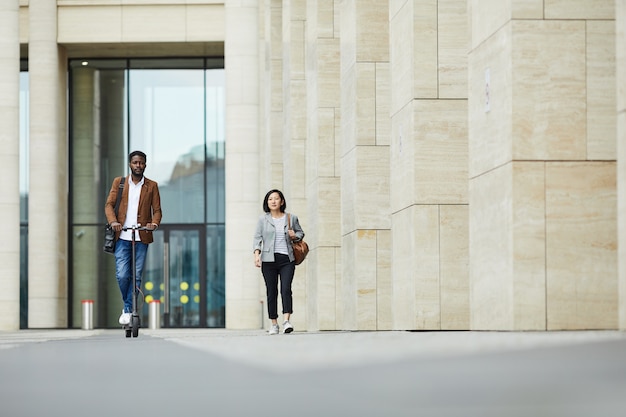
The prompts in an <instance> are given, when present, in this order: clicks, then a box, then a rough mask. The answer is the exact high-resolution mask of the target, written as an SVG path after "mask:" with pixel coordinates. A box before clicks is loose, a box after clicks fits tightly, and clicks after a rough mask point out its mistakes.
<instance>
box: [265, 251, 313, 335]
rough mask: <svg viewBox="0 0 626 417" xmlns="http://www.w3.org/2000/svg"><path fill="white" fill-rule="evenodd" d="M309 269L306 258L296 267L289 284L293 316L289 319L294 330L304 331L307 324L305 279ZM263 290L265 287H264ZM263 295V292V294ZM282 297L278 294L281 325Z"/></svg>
mask: <svg viewBox="0 0 626 417" xmlns="http://www.w3.org/2000/svg"><path fill="white" fill-rule="evenodd" d="M308 269H309V261H308V257H307V260H305V261H304V262H303V263H301V264H300V265H298V266H296V272H295V274H294V276H293V281H292V283H291V291H292V307H293V314H292V315H291V317H290V318H289V321H290V322H291V324H293V326H294V328H295V329H304V328H305V327H306V326H307V322H308V309H307V295H308V294H307V279H308V275H309V274H308V273H307V270H308ZM264 288H265V287H264ZM263 294H265V291H264V292H263ZM282 302H283V301H282V297H281V296H280V292H279V295H278V317H279V322H281V324H282V317H283V316H282Z"/></svg>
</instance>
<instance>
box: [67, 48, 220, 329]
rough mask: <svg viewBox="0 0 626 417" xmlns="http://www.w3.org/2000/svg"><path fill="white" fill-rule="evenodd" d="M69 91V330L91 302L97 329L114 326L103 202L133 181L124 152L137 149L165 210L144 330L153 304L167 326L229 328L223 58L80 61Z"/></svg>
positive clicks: (150, 266) (149, 265)
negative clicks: (118, 183)
mask: <svg viewBox="0 0 626 417" xmlns="http://www.w3.org/2000/svg"><path fill="white" fill-rule="evenodd" d="M70 85H71V87H70V115H71V116H70V117H71V137H70V144H71V145H70V148H71V158H70V159H71V166H70V169H71V196H72V198H71V208H70V209H71V224H72V232H73V237H72V239H71V241H72V252H71V253H72V271H71V280H70V284H71V286H70V294H71V300H72V301H71V303H72V318H73V319H72V326H73V327H77V326H79V325H80V305H81V300H82V299H93V300H94V301H95V318H96V324H97V326H98V327H117V326H118V324H117V319H118V317H119V314H120V311H121V306H122V304H121V299H120V295H119V289H118V287H117V281H116V280H115V270H114V260H113V257H112V256H110V255H106V254H104V253H103V252H102V250H101V240H102V239H101V237H102V225H103V224H104V221H105V219H104V201H105V199H106V196H107V194H108V192H109V188H110V186H111V182H112V181H113V179H114V178H115V177H116V176H120V175H127V174H128V161H127V155H128V153H130V152H131V151H133V150H141V151H143V152H145V153H146V154H147V157H148V160H147V168H146V171H145V175H146V177H148V178H150V179H152V180H155V181H157V182H158V183H159V189H160V192H161V205H162V208H163V222H162V224H161V227H160V228H159V230H158V231H157V232H155V234H154V239H155V243H154V244H152V245H151V246H150V248H149V250H148V258H147V261H146V268H145V272H144V277H143V280H142V281H143V283H144V285H143V287H144V288H143V296H144V302H143V315H144V321H145V324H144V325H147V319H148V311H149V309H148V303H149V302H150V301H153V300H154V301H160V302H161V304H162V312H163V314H164V317H163V318H164V319H165V320H162V323H163V322H165V324H166V325H171V326H177V327H178V326H193V327H207V326H208V327H223V326H224V325H225V322H224V313H223V311H224V302H225V297H224V291H223V288H224V274H225V272H224V262H223V259H224V256H225V255H224V251H223V239H224V233H216V230H217V231H219V230H223V228H224V205H225V203H224V127H223V126H224V70H223V59H175V60H96V61H91V60H90V61H87V60H81V61H79V60H75V61H71V62H70ZM216 236H217V241H216ZM220 239H221V240H220ZM168 262H169V263H168ZM94 277H96V278H95V279H94ZM174 310H176V313H174ZM168 314H169V316H168Z"/></svg>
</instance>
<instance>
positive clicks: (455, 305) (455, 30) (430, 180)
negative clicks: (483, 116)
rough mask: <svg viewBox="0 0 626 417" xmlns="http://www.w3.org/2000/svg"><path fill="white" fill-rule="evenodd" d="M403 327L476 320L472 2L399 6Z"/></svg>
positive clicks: (397, 324)
mask: <svg viewBox="0 0 626 417" xmlns="http://www.w3.org/2000/svg"><path fill="white" fill-rule="evenodd" d="M389 16H390V36H391V41H390V44H391V52H390V54H391V68H392V69H391V72H392V87H391V97H392V108H391V118H392V121H391V124H392V140H391V174H390V175H391V205H392V209H391V211H392V213H393V229H392V231H393V262H392V265H393V267H392V269H393V304H394V313H396V314H395V315H394V317H393V318H394V322H393V327H394V328H395V329H420V330H425V329H428V330H455V329H467V328H468V326H469V284H468V281H469V269H468V240H469V236H468V233H469V227H468V226H469V222H468V200H467V192H468V183H467V55H466V53H467V23H466V22H467V12H466V1H465V0H445V1H437V0H428V1H417V0H414V1H408V2H404V3H401V4H400V3H393V4H391V7H390V13H389Z"/></svg>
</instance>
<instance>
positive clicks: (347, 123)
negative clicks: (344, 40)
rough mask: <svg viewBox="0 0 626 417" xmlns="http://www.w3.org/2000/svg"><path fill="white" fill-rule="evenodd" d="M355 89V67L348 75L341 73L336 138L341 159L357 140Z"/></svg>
mask: <svg viewBox="0 0 626 417" xmlns="http://www.w3.org/2000/svg"><path fill="white" fill-rule="evenodd" d="M342 63H343V59H342ZM342 65H343V64H342ZM356 87H357V77H356V66H352V68H351V71H349V72H348V73H342V79H341V119H340V122H341V124H340V126H341V134H340V135H339V137H338V139H339V140H340V142H339V145H340V147H341V152H340V153H339V155H340V156H341V157H344V155H346V154H347V153H348V152H351V151H352V150H353V149H354V147H355V146H356V141H357V139H358V137H357V135H356V131H357V126H356V123H357V119H356V117H357V108H358V107H357V95H356V91H357V89H356ZM342 171H343V167H342Z"/></svg>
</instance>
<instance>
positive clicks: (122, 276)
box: [104, 151, 162, 337]
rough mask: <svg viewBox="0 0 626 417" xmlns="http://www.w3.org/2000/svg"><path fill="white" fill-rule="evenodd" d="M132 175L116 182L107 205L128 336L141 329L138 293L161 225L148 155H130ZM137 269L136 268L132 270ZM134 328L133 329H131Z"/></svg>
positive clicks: (121, 320) (157, 190)
mask: <svg viewBox="0 0 626 417" xmlns="http://www.w3.org/2000/svg"><path fill="white" fill-rule="evenodd" d="M128 162H129V164H128V166H129V168H130V175H129V176H128V177H127V178H125V181H122V178H123V177H117V178H115V179H114V180H113V184H112V185H111V190H110V191H109V196H108V198H107V201H106V204H105V206H104V211H105V214H106V218H107V221H108V223H109V224H110V225H111V227H112V228H113V230H115V232H116V233H115V237H116V244H115V275H116V278H117V282H118V284H119V287H120V292H121V294H122V301H123V303H124V307H123V309H122V314H121V316H120V318H119V323H120V324H121V325H122V326H124V329H125V330H126V335H127V337H128V336H129V335H130V330H131V329H132V334H133V337H137V334H138V333H137V332H138V330H139V324H140V323H139V319H138V318H139V313H138V312H137V303H136V300H137V292H138V291H139V290H140V288H141V276H142V272H143V268H144V265H145V261H146V253H147V251H148V245H149V244H150V243H152V242H153V237H152V231H154V230H156V229H157V228H158V227H159V224H160V223H161V218H162V212H161V197H160V195H159V186H158V184H157V183H156V182H155V181H152V180H150V179H148V178H146V177H144V175H143V173H144V171H145V169H146V154H145V153H143V152H141V151H134V152H131V154H130V155H129V156H128ZM118 193H121V198H120V202H119V207H118V213H117V215H116V213H115V204H116V200H117V194H118ZM133 266H134V267H133ZM133 325H134V327H132V326H133Z"/></svg>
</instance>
